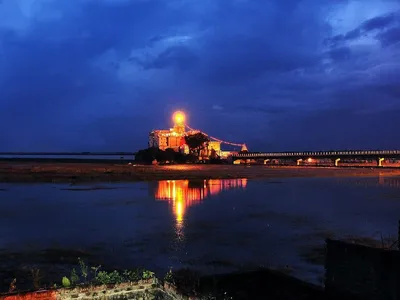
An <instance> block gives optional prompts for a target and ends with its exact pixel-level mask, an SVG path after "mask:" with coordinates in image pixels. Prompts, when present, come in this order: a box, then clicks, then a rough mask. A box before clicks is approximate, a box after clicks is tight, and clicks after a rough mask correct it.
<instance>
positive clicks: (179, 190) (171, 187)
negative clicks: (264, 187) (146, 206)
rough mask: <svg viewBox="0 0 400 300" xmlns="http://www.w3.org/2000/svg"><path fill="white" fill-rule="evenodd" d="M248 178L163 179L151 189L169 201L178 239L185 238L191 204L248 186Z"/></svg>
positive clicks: (157, 196) (159, 196)
mask: <svg viewBox="0 0 400 300" xmlns="http://www.w3.org/2000/svg"><path fill="white" fill-rule="evenodd" d="M246 186H247V179H246V178H241V179H224V180H221V179H209V180H191V181H189V180H161V181H159V182H158V183H157V186H156V187H155V188H153V189H152V184H150V191H153V192H154V198H155V199H156V200H161V201H168V202H169V204H170V207H171V209H172V212H173V214H174V216H175V221H176V235H177V239H178V241H182V240H183V239H184V237H185V236H184V226H185V225H184V221H185V213H186V211H187V209H188V208H190V207H191V206H194V205H197V204H200V203H201V201H202V200H204V198H206V197H211V196H213V195H214V196H215V195H217V194H219V193H221V192H222V191H224V190H228V189H234V188H243V189H244V188H246Z"/></svg>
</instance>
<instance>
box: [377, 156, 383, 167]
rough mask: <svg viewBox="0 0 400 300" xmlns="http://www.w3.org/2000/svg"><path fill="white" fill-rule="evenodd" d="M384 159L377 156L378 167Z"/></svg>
mask: <svg viewBox="0 0 400 300" xmlns="http://www.w3.org/2000/svg"><path fill="white" fill-rule="evenodd" d="M384 160H385V159H384V158H383V157H380V158H378V167H382V163H383V161H384Z"/></svg>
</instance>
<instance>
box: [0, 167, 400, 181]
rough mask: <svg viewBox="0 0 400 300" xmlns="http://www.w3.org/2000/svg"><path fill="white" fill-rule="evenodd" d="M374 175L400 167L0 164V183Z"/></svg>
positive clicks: (396, 172)
mask: <svg viewBox="0 0 400 300" xmlns="http://www.w3.org/2000/svg"><path fill="white" fill-rule="evenodd" d="M377 176H400V169H382V168H381V169H378V168H375V169H371V168H312V167H268V166H256V165H255V166H244V165H169V166H139V165H134V166H128V165H116V164H106V163H41V162H31V163H28V162H24V163H18V164H17V163H10V162H8V163H0V182H84V181H143V180H165V179H205V178H206V179H223V178H249V179H257V178H258V179H262V178H282V177H377Z"/></svg>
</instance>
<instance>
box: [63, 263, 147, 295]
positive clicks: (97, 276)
mask: <svg viewBox="0 0 400 300" xmlns="http://www.w3.org/2000/svg"><path fill="white" fill-rule="evenodd" d="M78 264H79V267H80V272H79V274H78V273H77V271H76V270H75V268H74V269H72V271H71V275H70V277H69V278H68V277H67V276H64V277H63V278H62V280H61V283H62V286H63V287H65V288H68V287H74V286H77V285H80V284H94V285H102V284H120V283H124V282H137V281H139V280H150V279H153V278H154V273H153V272H151V271H149V270H145V269H136V270H125V271H123V272H119V271H117V270H114V271H111V272H107V271H103V270H102V271H99V270H100V268H101V266H97V267H91V268H89V266H88V265H87V264H86V263H85V262H84V261H83V260H82V259H81V258H78Z"/></svg>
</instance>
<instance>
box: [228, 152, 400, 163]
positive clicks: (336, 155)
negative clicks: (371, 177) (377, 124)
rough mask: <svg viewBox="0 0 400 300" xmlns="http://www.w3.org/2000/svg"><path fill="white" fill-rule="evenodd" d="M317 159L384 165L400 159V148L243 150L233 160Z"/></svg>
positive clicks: (301, 161)
mask: <svg viewBox="0 0 400 300" xmlns="http://www.w3.org/2000/svg"><path fill="white" fill-rule="evenodd" d="M316 159H324V160H326V159H329V160H332V161H333V162H334V165H335V166H339V162H340V161H341V160H344V159H347V160H349V159H353V160H356V159H359V160H375V161H376V163H377V166H380V167H381V166H382V163H383V161H385V160H386V159H400V150H354V151H353V150H352V151H310V152H308V151H307V152H242V153H238V154H234V155H233V156H232V160H233V163H234V164H240V163H241V161H246V162H249V161H251V160H253V161H254V160H255V161H260V160H263V161H264V164H267V163H268V162H271V161H273V160H292V161H293V160H294V161H296V164H297V165H298V166H300V165H302V164H303V163H304V162H307V161H308V162H311V161H313V160H316Z"/></svg>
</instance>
